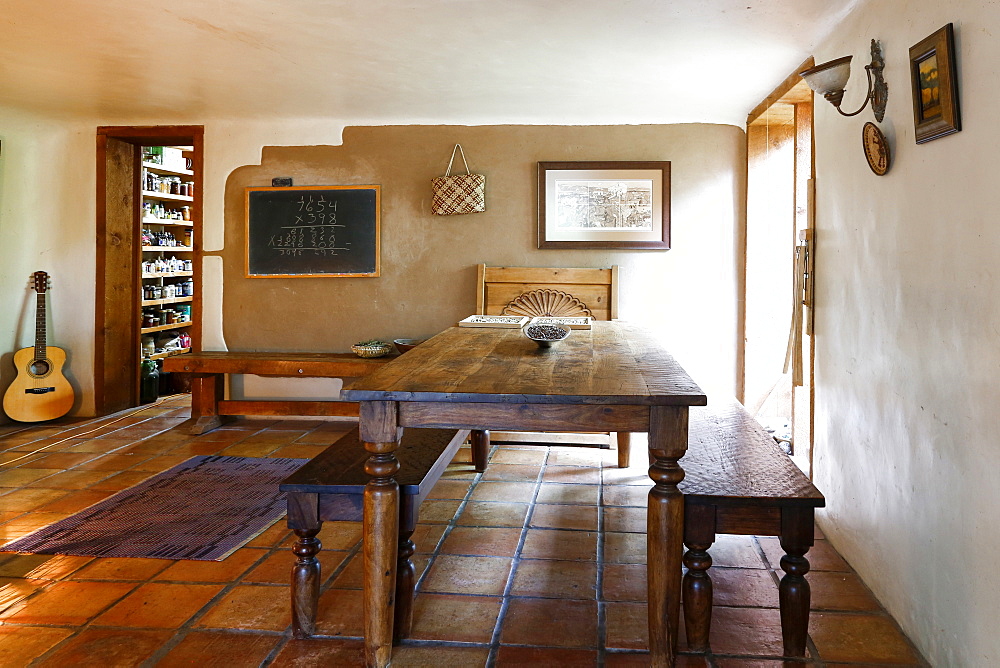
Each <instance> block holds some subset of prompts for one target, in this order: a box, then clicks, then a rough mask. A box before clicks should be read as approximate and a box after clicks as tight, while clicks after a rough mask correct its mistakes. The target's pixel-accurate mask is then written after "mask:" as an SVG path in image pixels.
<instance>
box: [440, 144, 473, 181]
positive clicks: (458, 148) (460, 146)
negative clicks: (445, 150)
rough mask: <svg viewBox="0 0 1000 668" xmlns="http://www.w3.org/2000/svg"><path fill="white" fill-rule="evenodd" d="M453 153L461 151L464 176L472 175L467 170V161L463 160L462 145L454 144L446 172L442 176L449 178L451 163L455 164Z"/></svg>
mask: <svg viewBox="0 0 1000 668" xmlns="http://www.w3.org/2000/svg"><path fill="white" fill-rule="evenodd" d="M455 151H461V152H462V162H464V163H465V173H466V174H472V172H471V171H470V170H469V161H468V160H466V159H465V151H464V150H463V149H462V145H461V144H455V148H453V149H452V150H451V160H449V161H448V171H447V172H445V174H444V175H445V176H451V163H453V162H455Z"/></svg>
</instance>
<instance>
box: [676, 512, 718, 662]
mask: <svg viewBox="0 0 1000 668" xmlns="http://www.w3.org/2000/svg"><path fill="white" fill-rule="evenodd" d="M714 527H715V506H702V505H693V504H690V503H689V504H688V505H687V506H686V507H685V508H684V545H686V546H687V548H688V551H687V552H685V553H684V560H683V561H684V565H685V566H687V569H688V570H687V573H685V574H684V580H683V584H682V589H683V596H684V629H685V631H687V644H688V647H689V648H690V649H692V650H694V651H696V652H706V651H708V636H709V632H710V631H711V628H712V577H711V576H710V575H709V574H708V569H709V568H711V566H712V557H711V555H710V554H709V553H708V549H709V548H710V547H712V543H714V542H715V529H714Z"/></svg>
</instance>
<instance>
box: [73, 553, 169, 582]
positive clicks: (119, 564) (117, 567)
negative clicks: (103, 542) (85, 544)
mask: <svg viewBox="0 0 1000 668" xmlns="http://www.w3.org/2000/svg"><path fill="white" fill-rule="evenodd" d="M173 563H174V562H173V561H171V560H169V559H131V558H128V559H94V560H93V561H92V562H90V563H89V564H87V565H86V566H84V567H83V568H81V569H80V570H78V571H77V572H76V573H74V574H73V575H72V578H73V579H74V580H136V581H145V580H148V579H150V578H151V577H153V576H154V575H156V574H157V573H160V572H161V571H163V570H165V569H166V568H168V567H169V566H170V565H171V564H173Z"/></svg>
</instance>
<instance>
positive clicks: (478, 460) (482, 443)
mask: <svg viewBox="0 0 1000 668" xmlns="http://www.w3.org/2000/svg"><path fill="white" fill-rule="evenodd" d="M469 440H470V441H471V442H472V465H473V466H474V467H475V468H476V473H482V472H483V471H485V470H486V463H487V461H488V460H489V457H490V432H489V431H486V430H485V429H473V430H472V433H471V434H470V435H469Z"/></svg>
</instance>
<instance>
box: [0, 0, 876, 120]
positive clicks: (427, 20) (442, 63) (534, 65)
mask: <svg viewBox="0 0 1000 668" xmlns="http://www.w3.org/2000/svg"><path fill="white" fill-rule="evenodd" d="M859 1H860V0H840V1H837V0H832V1H831V0H740V1H736V0H672V1H671V0H618V1H617V2H610V1H609V0H164V1H156V0H154V1H152V2H141V1H136V0H87V1H86V2H73V1H71V0H62V1H61V2H56V3H51V2H39V1H38V0H5V2H4V12H3V14H4V17H3V19H2V22H0V105H6V106H13V107H17V108H23V109H28V110H33V111H38V112H44V113H51V114H58V115H63V116H67V115H72V116H85V117H87V118H97V119H100V120H102V121H105V122H112V121H118V120H124V119H133V120H135V121H138V120H139V119H143V120H153V121H155V122H161V123H169V122H177V123H180V122H198V121H199V120H201V121H204V120H206V119H211V118H243V117H246V118H272V119H273V118H275V117H289V118H291V117H298V118H335V119H338V120H342V121H344V122H345V123H351V124H370V123H380V124H381V123H468V124H478V123H560V124H583V123H676V122H709V123H732V124H736V125H742V124H743V123H744V122H745V120H746V114H747V112H748V111H750V109H752V108H753V107H754V106H755V105H756V104H757V103H758V102H759V101H760V100H761V99H762V98H763V97H764V96H765V95H767V94H768V93H769V92H770V91H771V90H772V89H773V88H774V87H775V85H777V84H778V83H779V82H780V81H782V80H783V79H784V78H785V77H786V76H787V75H788V74H789V73H790V72H791V71H792V69H793V68H794V67H795V66H796V65H798V64H799V63H800V62H802V61H803V60H804V59H805V58H806V56H808V55H811V54H812V49H813V48H814V47H815V46H816V45H817V44H818V43H819V42H820V41H821V40H822V39H823V38H824V37H825V36H826V35H827V34H828V33H829V32H830V31H831V29H832V28H833V27H834V26H835V25H836V24H837V23H839V21H840V20H841V19H842V18H843V17H844V16H845V15H846V14H847V13H848V12H850V11H851V9H853V7H854V6H855V5H856V4H857V3H858V2H859ZM56 6H57V7H58V10H56V9H54V7H56ZM834 55H839V54H834ZM817 59H818V60H821V58H817Z"/></svg>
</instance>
